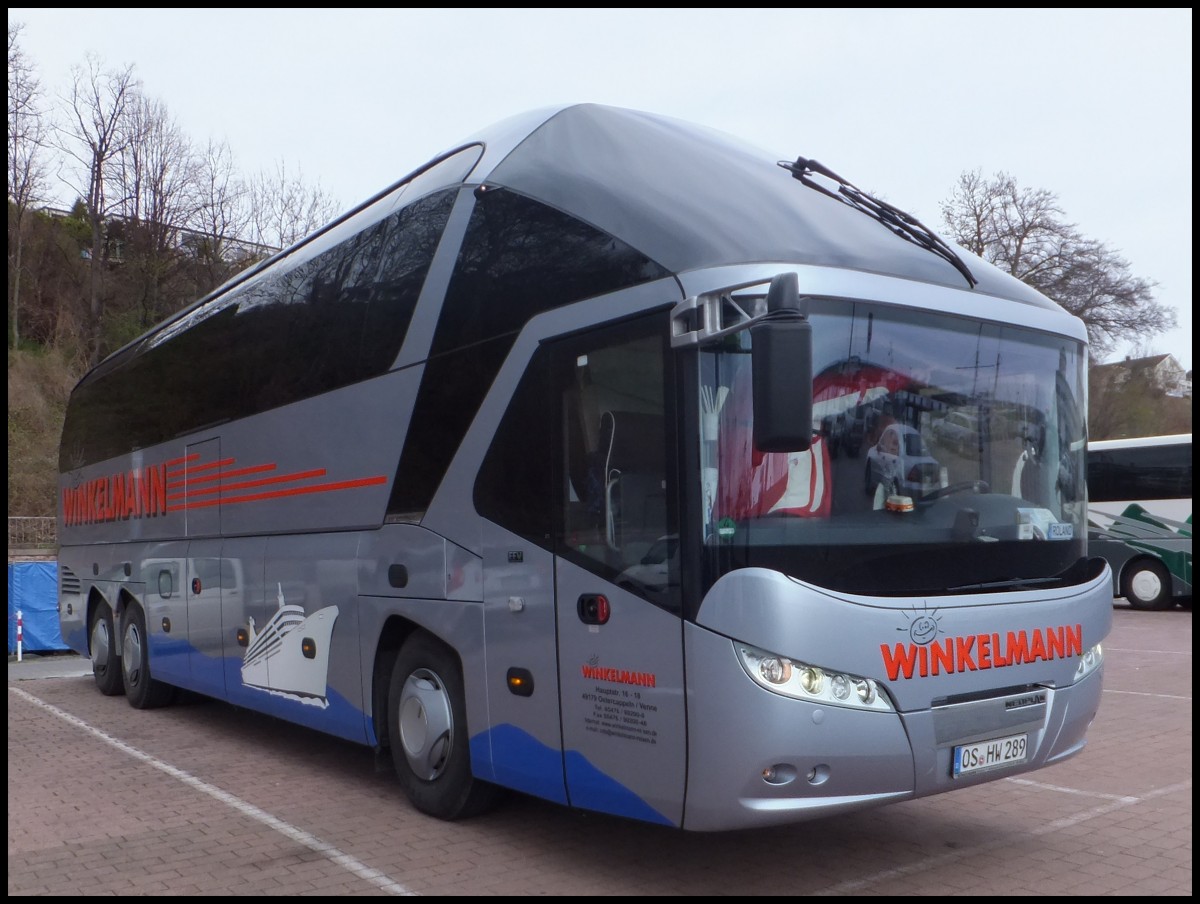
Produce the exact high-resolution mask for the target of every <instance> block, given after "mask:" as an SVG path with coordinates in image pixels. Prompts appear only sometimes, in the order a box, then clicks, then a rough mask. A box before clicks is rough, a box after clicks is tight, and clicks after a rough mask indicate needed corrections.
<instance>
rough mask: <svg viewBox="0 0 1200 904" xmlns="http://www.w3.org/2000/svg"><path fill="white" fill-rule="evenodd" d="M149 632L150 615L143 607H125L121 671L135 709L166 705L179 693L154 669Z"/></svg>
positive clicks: (130, 703)
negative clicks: (148, 618) (148, 621)
mask: <svg viewBox="0 0 1200 904" xmlns="http://www.w3.org/2000/svg"><path fill="white" fill-rule="evenodd" d="M148 640H149V638H148V637H147V635H146V616H145V615H143V614H142V610H141V607H139V606H135V605H130V606H129V607H127V608H126V610H125V631H124V636H123V637H122V641H123V643H122V648H121V649H122V656H121V672H122V674H123V676H124V678H125V699H127V700H128V701H129V705H130V706H132V707H133V708H134V709H155V708H156V707H159V706H166V705H167V704H168V703H170V702H171V699H172V698H173V697H174V696H175V688H174V687H172V686H171V685H169V684H163V683H162V682H161V681H155V680H154V678H153V676H152V675H151V673H150V644H149V642H148Z"/></svg>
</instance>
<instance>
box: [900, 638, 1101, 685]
mask: <svg viewBox="0 0 1200 904" xmlns="http://www.w3.org/2000/svg"><path fill="white" fill-rule="evenodd" d="M879 651H880V653H881V654H882V655H883V668H884V671H885V672H886V673H887V676H888V679H889V680H891V681H897V680H899V679H900V678H913V677H919V678H928V677H929V676H930V675H940V674H947V675H949V674H954V673H956V672H975V671H979V670H981V669H983V670H986V669H1000V668H1006V667H1008V666H1012V665H1023V664H1026V663H1031V662H1037V661H1038V660H1045V661H1049V660H1052V659H1070V658H1071V657H1073V656H1082V655H1083V625H1074V626H1070V625H1058V626H1056V627H1047V628H1040V629H1038V628H1035V629H1033V630H1032V631H1009V632H1008V633H1007V634H1006V635H1004V636H1003V638H1002V637H1001V635H1000V634H967V635H963V636H961V637H947V638H945V639H944V640H942V641H934V642H933V643H931V644H929V645H928V647H925V646H918V645H917V644H912V643H909V644H904V643H897V644H892V645H888V644H880V645H879Z"/></svg>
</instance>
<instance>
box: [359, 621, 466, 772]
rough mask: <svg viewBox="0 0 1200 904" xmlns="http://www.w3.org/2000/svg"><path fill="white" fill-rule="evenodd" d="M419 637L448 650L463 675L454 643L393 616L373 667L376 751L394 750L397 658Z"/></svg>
mask: <svg viewBox="0 0 1200 904" xmlns="http://www.w3.org/2000/svg"><path fill="white" fill-rule="evenodd" d="M418 633H421V634H427V635H429V636H430V637H431V638H433V639H434V640H436V641H437V642H438V643H440V644H441V645H442V646H443V647H445V648H446V650H447V651H448V652H449V653H450V655H451V656H453V657H454V659H455V660H456V661H457V663H458V668H459V673H460V674H462V671H463V664H462V656H461V655H460V653H459V652H458V650H456V649H455V647H454V645H453V644H452V643H449V642H448V641H447V640H446V639H445V638H443V637H441V636H439V635H438V634H437V632H435V631H431V630H430V629H429V628H427V627H425V626H424V625H421V624H419V623H417V622H415V621H413V620H412V619H410V618H406V617H405V616H403V615H392V616H390V617H389V618H388V619H387V620H386V621H385V622H384V623H383V628H382V629H381V630H380V632H379V639H378V640H377V641H376V644H375V657H374V662H373V664H372V667H371V722H372V725H373V727H374V731H375V747H376V749H378V750H386V749H387V748H389V747H390V746H391V739H390V738H389V737H388V719H387V702H388V686H389V685H390V683H391V680H392V669H393V668H394V667H395V664H396V657H397V656H399V655H400V648H401V647H402V646H403V645H404V642H405V641H406V640H408V639H409V638H410V637H412V636H413V635H414V634H418Z"/></svg>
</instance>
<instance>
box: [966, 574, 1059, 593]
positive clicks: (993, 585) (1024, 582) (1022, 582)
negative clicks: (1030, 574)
mask: <svg viewBox="0 0 1200 904" xmlns="http://www.w3.org/2000/svg"><path fill="white" fill-rule="evenodd" d="M1060 581H1062V578H1061V577H1055V578H1013V579H1012V580H1011V581H987V582H985V583H982V584H959V585H958V586H957V587H947V588H946V590H947V592H949V593H957V592H958V591H960V590H1003V589H1004V588H1006V587H1025V586H1029V587H1033V586H1035V585H1037V584H1056V583H1059V582H1060Z"/></svg>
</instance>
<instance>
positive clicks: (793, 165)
mask: <svg viewBox="0 0 1200 904" xmlns="http://www.w3.org/2000/svg"><path fill="white" fill-rule="evenodd" d="M779 165H780V166H782V167H783V168H784V169H785V170H788V171H789V172H790V173H791V174H792V177H793V178H795V179H798V180H800V182H802V183H803V184H805V185H807V186H808V187H809V188H812V189H816V190H817V191H819V192H820V193H821V194H823V195H828V196H829V197H831V198H833V199H834V200H835V201H841V202H842V203H843V204H846V205H849V206H850V207H853V208H854V209H855V210H861V211H862V212H863V213H865V214H866V215H867V216H869V217H872V218H873V219H875V220H878V221H879V222H880V223H882V224H883V225H884V226H886V227H887V228H888V229H890V230H891V231H892V232H894V233H895V234H896V235H898V236H900V238H902V239H905V240H906V241H909V242H912V243H913V244H914V245H917V246H918V247H921V248H924V249H926V250H927V251H932V252H933V253H934V254H936V255H938V256H940V257H942V258H945V259H946V260H947V261H949V262H950V263H951V264H952V265H953V266H954V267H955V269H957V270H958V272H959V273H961V274H962V275H963V276H965V277H966V279H967V284H968V285H970V287H971V288H972V289H973V288H975V286H976V285H977V284H978V282H979V281H978V280H977V279H976V278H975V276H974V275H973V274H972V273H971V271H970V270H969V269H967V265H966V264H965V263H963V260H962V258H960V257H959V256H958V255H957V254H955V253H954V249H953V248H951V247H950V246H949V245H947V244H946V243H945V242H944V241H943V240H942V239H941V238H940V237H938V236H937V235H936V234H935V233H934V232H933V230H931V229H929V228H928V227H927V226H925V225H924V224H923V223H922V222H921V221H920V220H918V219H917V218H916V217H914V216H912V215H911V214H907V213H905V212H904V211H903V210H901V209H900V208H898V207H893V206H892V205H891V204H889V203H887V201H880V200H879V199H878V198H875V197H872V196H871V195H869V194H867V193H866V192H865V191H863V190H862V189H861V188H858V187H857V186H856V185H853V184H851V183H850V182H847V181H846V180H845V179H843V178H842V177H841V176H839V175H838V174H837V173H835V172H834V171H833V170H831V169H829V168H828V167H826V166H823V165H822V164H820V163H818V162H817V161H815V160H809V159H808V158H807V157H797V158H796V160H795V161H794V162H789V161H787V160H780V161H779ZM814 173H815V174H817V175H820V176H824V177H825V178H827V179H832V180H833V181H834V182H836V183H838V189H837V192H836V193H835V192H832V191H830V190H829V189H828V188H826V187H825V186H824V185H821V184H820V183H818V182H815V181H814V180H813V178H812V176H813V174H814Z"/></svg>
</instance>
